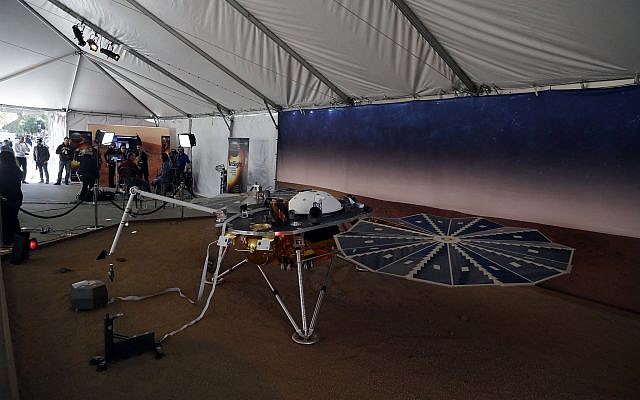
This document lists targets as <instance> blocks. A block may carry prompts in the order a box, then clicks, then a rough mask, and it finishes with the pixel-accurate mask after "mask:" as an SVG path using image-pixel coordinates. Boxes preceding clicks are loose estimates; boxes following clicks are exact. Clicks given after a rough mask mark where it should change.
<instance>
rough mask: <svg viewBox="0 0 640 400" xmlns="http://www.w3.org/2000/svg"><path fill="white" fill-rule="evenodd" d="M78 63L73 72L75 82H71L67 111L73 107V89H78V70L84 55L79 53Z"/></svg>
mask: <svg viewBox="0 0 640 400" xmlns="http://www.w3.org/2000/svg"><path fill="white" fill-rule="evenodd" d="M77 54H78V62H77V63H76V70H75V71H74V72H73V82H71V89H69V96H68V100H67V108H66V109H67V110H68V109H69V106H71V99H72V98H73V89H75V88H76V81H77V80H78V70H79V69H80V62H81V61H82V53H81V52H77Z"/></svg>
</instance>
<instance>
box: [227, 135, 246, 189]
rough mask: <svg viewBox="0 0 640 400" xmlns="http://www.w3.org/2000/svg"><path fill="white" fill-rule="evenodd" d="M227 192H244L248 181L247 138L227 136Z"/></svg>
mask: <svg viewBox="0 0 640 400" xmlns="http://www.w3.org/2000/svg"><path fill="white" fill-rule="evenodd" d="M227 160H228V161H227V193H244V192H246V191H247V184H248V181H249V139H248V138H229V154H228V155H227Z"/></svg>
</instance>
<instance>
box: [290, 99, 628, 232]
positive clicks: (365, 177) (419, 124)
mask: <svg viewBox="0 0 640 400" xmlns="http://www.w3.org/2000/svg"><path fill="white" fill-rule="evenodd" d="M638 104H640V88H637V87H627V88H616V89H593V90H571V91H554V92H540V93H539V94H538V95H536V94H533V93H532V94H519V95H503V96H482V97H464V98H455V99H447V100H433V101H412V102H406V103H393V104H382V105H367V106H357V107H344V108H334V109H319V110H297V111H288V112H283V113H280V115H279V126H280V129H279V138H278V180H279V181H281V182H292V183H299V184H308V185H314V186H320V187H325V188H330V189H335V190H340V191H344V192H348V193H354V194H360V195H363V196H370V197H375V198H380V199H385V200H391V201H399V202H405V203H412V204H420V205H428V206H431V207H436V208H442V209H448V210H456V211H460V212H465V213H469V214H477V215H482V216H487V217H500V218H508V219H514V220H520V221H531V222H539V223H544V224H550V225H557V226H564V227H572V228H579V229H584V230H590V231H598V232H606V233H613V234H619V235H627V236H636V237H638V236H640V212H638V209H637V204H640V179H638V175H639V173H640V157H639V156H638V154H640V107H638Z"/></svg>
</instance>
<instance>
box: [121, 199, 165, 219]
mask: <svg viewBox="0 0 640 400" xmlns="http://www.w3.org/2000/svg"><path fill="white" fill-rule="evenodd" d="M109 202H110V203H111V204H113V205H114V206H115V207H116V208H117V209H119V210H120V211H125V210H124V208H123V207H121V206H120V205H119V204H118V203H116V202H115V201H113V200H109ZM167 204H169V203H167V202H166V201H165V202H163V203H162V204H161V205H160V206H158V207H157V208H155V209H153V210H151V211H149V212H144V213H137V212H133V211H131V215H138V216H144V215H151V214H153V213H155V212H158V211H160V210H162V208H164V206H166V205H167Z"/></svg>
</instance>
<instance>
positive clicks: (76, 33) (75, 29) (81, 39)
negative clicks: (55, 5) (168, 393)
mask: <svg viewBox="0 0 640 400" xmlns="http://www.w3.org/2000/svg"><path fill="white" fill-rule="evenodd" d="M81 27H82V29H81ZM71 29H72V30H73V36H75V37H76V40H77V41H78V46H80V47H82V46H84V45H85V44H87V42H85V41H84V35H83V34H82V32H84V24H80V26H78V25H77V24H76V25H74V26H73V27H72V28H71Z"/></svg>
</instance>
